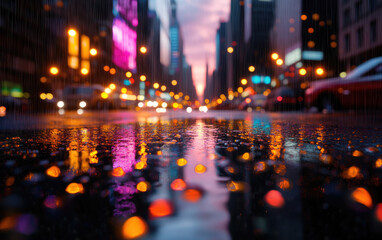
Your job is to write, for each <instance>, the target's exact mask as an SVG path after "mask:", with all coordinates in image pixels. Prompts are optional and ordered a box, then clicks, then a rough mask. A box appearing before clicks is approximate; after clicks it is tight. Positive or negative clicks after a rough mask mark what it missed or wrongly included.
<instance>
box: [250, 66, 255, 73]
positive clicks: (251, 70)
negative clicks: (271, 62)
mask: <svg viewBox="0 0 382 240" xmlns="http://www.w3.org/2000/svg"><path fill="white" fill-rule="evenodd" d="M255 69H256V68H255V67H254V66H249V67H248V70H249V71H250V72H254V71H255Z"/></svg>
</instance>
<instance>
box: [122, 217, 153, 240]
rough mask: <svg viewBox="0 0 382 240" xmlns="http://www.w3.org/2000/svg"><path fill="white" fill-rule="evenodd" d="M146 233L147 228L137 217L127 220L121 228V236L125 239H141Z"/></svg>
mask: <svg viewBox="0 0 382 240" xmlns="http://www.w3.org/2000/svg"><path fill="white" fill-rule="evenodd" d="M147 231H148V227H147V224H146V222H145V221H144V220H143V219H142V218H140V217H137V216H134V217H131V218H129V219H127V220H126V221H125V223H124V224H123V226H122V235H123V237H124V238H127V239H134V238H138V237H142V236H143V235H145V234H146V233H147Z"/></svg>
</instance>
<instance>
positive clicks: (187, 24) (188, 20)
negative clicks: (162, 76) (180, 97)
mask: <svg viewBox="0 0 382 240" xmlns="http://www.w3.org/2000/svg"><path fill="white" fill-rule="evenodd" d="M230 2H231V1H230V0H178V1H177V3H178V19H179V22H180V24H181V28H182V32H183V38H184V45H185V46H184V51H185V55H186V58H187V61H188V63H189V64H190V65H192V74H193V79H194V83H195V87H196V89H197V92H198V95H199V96H201V95H202V94H203V91H204V87H205V80H206V60H207V59H208V63H209V72H210V73H211V72H212V70H213V69H215V61H216V59H215V50H216V45H215V38H216V30H217V29H218V27H219V23H220V21H221V20H224V21H226V20H227V19H228V16H229V10H230V9H229V8H230Z"/></svg>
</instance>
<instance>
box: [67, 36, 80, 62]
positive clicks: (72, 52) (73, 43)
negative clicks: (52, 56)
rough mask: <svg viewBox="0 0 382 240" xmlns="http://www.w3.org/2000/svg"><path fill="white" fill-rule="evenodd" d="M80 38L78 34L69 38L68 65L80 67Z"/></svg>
mask: <svg viewBox="0 0 382 240" xmlns="http://www.w3.org/2000/svg"><path fill="white" fill-rule="evenodd" d="M78 54H79V39H78V34H75V35H74V36H69V38H68V66H69V67H70V68H73V69H78V65H79V64H78V63H79V61H78Z"/></svg>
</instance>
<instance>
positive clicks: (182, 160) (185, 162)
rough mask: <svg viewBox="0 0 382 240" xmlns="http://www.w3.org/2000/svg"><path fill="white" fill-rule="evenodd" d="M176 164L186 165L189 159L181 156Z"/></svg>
mask: <svg viewBox="0 0 382 240" xmlns="http://www.w3.org/2000/svg"><path fill="white" fill-rule="evenodd" d="M176 164H178V166H179V167H183V166H186V164H187V160H186V159H184V158H179V159H178V160H177V161H176Z"/></svg>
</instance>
